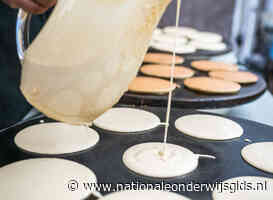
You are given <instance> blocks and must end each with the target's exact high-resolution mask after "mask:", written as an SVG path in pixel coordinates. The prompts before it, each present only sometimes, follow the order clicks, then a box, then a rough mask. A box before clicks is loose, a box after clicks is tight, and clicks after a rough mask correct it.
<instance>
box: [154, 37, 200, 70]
mask: <svg viewBox="0 0 273 200" xmlns="http://www.w3.org/2000/svg"><path fill="white" fill-rule="evenodd" d="M151 47H153V48H154V49H157V50H160V51H166V52H171V53H172V52H173V50H174V45H169V44H165V43H160V42H152V43H151ZM175 52H176V53H179V54H190V53H195V52H196V47H194V46H192V45H189V44H183V45H177V46H176V48H175ZM159 64H160V63H159ZM161 64H164V63H161ZM167 64H170V65H171V63H167ZM178 64H179V63H178Z"/></svg>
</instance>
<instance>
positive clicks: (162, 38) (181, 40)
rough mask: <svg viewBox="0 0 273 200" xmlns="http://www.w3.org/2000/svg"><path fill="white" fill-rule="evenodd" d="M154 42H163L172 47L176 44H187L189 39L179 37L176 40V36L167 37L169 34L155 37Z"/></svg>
mask: <svg viewBox="0 0 273 200" xmlns="http://www.w3.org/2000/svg"><path fill="white" fill-rule="evenodd" d="M153 40H155V41H158V42H161V43H167V44H170V45H174V43H175V42H176V44H186V43H187V42H188V39H187V38H185V37H177V38H176V39H175V36H174V35H167V34H157V35H154V36H153Z"/></svg>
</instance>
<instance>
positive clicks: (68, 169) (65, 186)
mask: <svg viewBox="0 0 273 200" xmlns="http://www.w3.org/2000/svg"><path fill="white" fill-rule="evenodd" d="M0 177H1V181H0V194H1V199H5V200H18V199H25V200H38V199H39V200H49V199H50V200H60V199H65V200H75V199H86V198H87V197H88V196H90V194H91V193H92V191H90V190H86V189H84V188H83V187H82V186H81V184H82V183H96V182H97V179H96V175H95V174H94V172H93V171H92V170H90V169H89V168H87V167H85V166H83V165H81V164H78V163H76V162H73V161H68V160H64V159H56V158H41V159H29V160H23V161H19V162H15V163H13V164H10V165H7V166H4V167H2V168H0Z"/></svg>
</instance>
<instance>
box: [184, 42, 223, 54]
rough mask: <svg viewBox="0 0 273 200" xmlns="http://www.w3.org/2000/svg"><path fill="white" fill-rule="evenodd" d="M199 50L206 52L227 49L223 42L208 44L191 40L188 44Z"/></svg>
mask: <svg viewBox="0 0 273 200" xmlns="http://www.w3.org/2000/svg"><path fill="white" fill-rule="evenodd" d="M189 45H192V46H194V47H196V48H197V49H200V50H207V51H224V50H226V49H227V45H226V44H225V43H223V42H219V43H208V42H200V41H198V40H193V41H191V42H190V43H189Z"/></svg>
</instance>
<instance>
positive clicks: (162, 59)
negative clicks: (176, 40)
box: [144, 53, 184, 64]
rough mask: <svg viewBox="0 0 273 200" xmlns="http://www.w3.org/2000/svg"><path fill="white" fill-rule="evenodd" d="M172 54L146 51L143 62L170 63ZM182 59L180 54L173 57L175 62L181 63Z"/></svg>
mask: <svg viewBox="0 0 273 200" xmlns="http://www.w3.org/2000/svg"><path fill="white" fill-rule="evenodd" d="M172 61H173V56H172V55H171V54H166V53H147V54H146V55H145V58H144V62H148V63H158V64H172ZM183 62H184V59H183V58H182V57H180V56H176V57H175V64H181V63H183Z"/></svg>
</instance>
